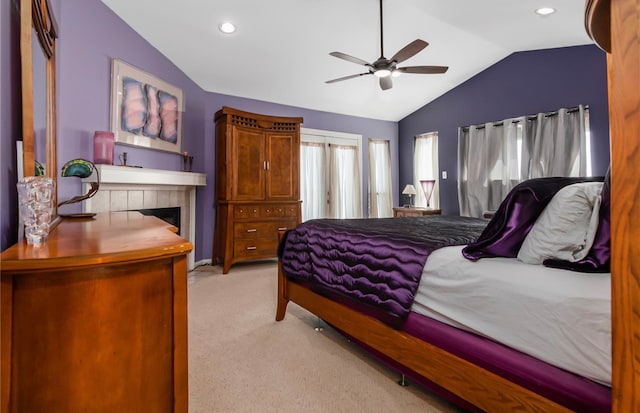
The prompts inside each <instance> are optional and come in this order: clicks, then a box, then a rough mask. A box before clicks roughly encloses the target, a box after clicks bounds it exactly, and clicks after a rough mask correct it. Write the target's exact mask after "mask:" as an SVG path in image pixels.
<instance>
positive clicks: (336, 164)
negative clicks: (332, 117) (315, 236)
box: [300, 128, 362, 221]
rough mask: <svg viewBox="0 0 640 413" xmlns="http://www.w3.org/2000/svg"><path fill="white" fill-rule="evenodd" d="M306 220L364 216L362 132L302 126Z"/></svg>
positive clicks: (301, 146) (303, 215) (301, 192)
mask: <svg viewBox="0 0 640 413" xmlns="http://www.w3.org/2000/svg"><path fill="white" fill-rule="evenodd" d="M300 139H301V142H300V197H301V199H302V220H303V221H307V220H310V219H315V218H361V217H362V195H361V194H362V186H361V181H362V173H361V165H362V153H361V141H362V137H361V136H360V135H354V134H348V133H340V132H330V131H322V130H315V129H306V128H303V129H301V135H300Z"/></svg>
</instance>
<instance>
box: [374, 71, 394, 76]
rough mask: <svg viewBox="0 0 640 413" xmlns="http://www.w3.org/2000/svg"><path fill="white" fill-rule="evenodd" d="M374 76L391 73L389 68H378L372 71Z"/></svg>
mask: <svg viewBox="0 0 640 413" xmlns="http://www.w3.org/2000/svg"><path fill="white" fill-rule="evenodd" d="M373 74H374V75H375V76H376V77H387V76H389V75H391V70H388V69H379V70H376V71H375V72H373Z"/></svg>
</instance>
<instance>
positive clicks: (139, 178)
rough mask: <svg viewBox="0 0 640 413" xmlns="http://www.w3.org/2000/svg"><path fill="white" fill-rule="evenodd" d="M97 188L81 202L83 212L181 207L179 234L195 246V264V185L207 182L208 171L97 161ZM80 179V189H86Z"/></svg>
mask: <svg viewBox="0 0 640 413" xmlns="http://www.w3.org/2000/svg"><path fill="white" fill-rule="evenodd" d="M96 168H97V169H98V172H99V173H100V190H99V191H98V193H97V194H96V195H95V196H93V197H92V198H89V199H87V200H86V201H84V202H83V210H84V212H109V211H127V210H132V209H150V208H172V207H180V233H181V236H182V237H183V238H185V239H187V240H189V242H191V243H192V244H193V246H194V249H193V251H192V252H191V253H190V254H189V255H188V264H187V265H188V268H189V270H192V269H193V268H194V267H195V263H194V257H195V231H196V225H195V221H196V187H197V186H204V185H206V184H207V182H206V179H207V175H206V174H202V173H195V172H181V171H169V170H164V169H149V168H132V167H126V166H114V165H96ZM87 181H88V180H83V191H84V192H85V193H86V192H87V191H88V186H89V183H88V182H87Z"/></svg>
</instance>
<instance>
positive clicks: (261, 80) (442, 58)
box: [102, 0, 592, 121]
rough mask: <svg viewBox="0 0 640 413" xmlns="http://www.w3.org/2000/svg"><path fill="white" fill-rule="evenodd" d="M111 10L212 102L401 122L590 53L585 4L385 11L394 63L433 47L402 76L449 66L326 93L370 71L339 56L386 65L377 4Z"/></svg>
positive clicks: (404, 5) (407, 6) (136, 5)
mask: <svg viewBox="0 0 640 413" xmlns="http://www.w3.org/2000/svg"><path fill="white" fill-rule="evenodd" d="M102 1H103V2H104V3H105V4H106V5H107V6H108V7H109V8H111V9H112V10H113V11H114V12H115V13H116V14H117V15H119V16H120V17H121V18H122V19H123V20H124V21H125V22H126V23H127V24H128V25H129V26H131V27H132V28H133V29H134V30H135V31H136V32H138V33H139V34H140V35H141V36H142V37H144V38H145V39H146V40H147V41H148V42H149V43H150V44H151V45H153V46H154V47H155V48H157V49H158V50H159V51H160V52H161V53H163V54H164V55H165V56H166V57H167V58H168V59H169V60H171V61H172V62H173V63H174V64H175V65H176V66H177V67H179V68H180V69H181V70H182V71H183V72H184V73H185V74H186V75H187V76H189V77H190V78H191V79H192V80H193V81H194V82H196V83H197V84H198V85H199V86H200V87H202V88H203V89H204V90H206V91H210V92H216V93H221V94H228V95H233V96H240V97H247V98H252V99H257V100H264V101H269V102H275V103H281V104H286V105H292V106H298V107H303V108H308V109H314V110H320V111H327V112H334V113H341V114H347V115H353V116H361V117H366V118H374V119H381V120H391V121H398V120H400V119H402V118H403V117H405V116H407V115H409V114H410V113H412V112H413V111H415V110H417V109H419V108H420V107H422V106H424V105H425V104H427V103H429V102H430V101H432V100H434V99H436V98H437V97H438V96H440V95H442V94H444V93H445V92H447V91H448V90H450V89H452V88H454V87H456V86H457V85H459V84H461V83H463V82H464V81H465V80H467V79H469V78H471V77H472V76H474V75H475V74H477V73H479V72H481V71H482V70H484V69H486V68H487V67H489V66H491V65H493V64H494V63H496V62H498V61H499V60H501V59H503V58H505V57H507V56H508V55H510V54H511V53H513V52H518V51H526V50H534V49H546V48H555V47H565V46H575V45H583V44H590V43H592V42H591V40H590V39H589V38H588V36H587V35H586V32H585V30H584V25H583V8H584V1H582V0H517V1H515V0H483V1H477V0H446V1H444V0H383V17H384V20H383V22H384V54H385V57H387V58H390V57H391V56H393V55H394V54H395V53H396V52H397V51H398V50H400V49H401V48H402V47H404V46H405V45H407V44H408V43H410V42H412V41H413V40H415V39H418V38H419V39H423V40H425V41H427V42H428V43H429V46H428V47H426V48H425V49H424V50H422V51H421V52H419V53H418V54H416V55H415V56H413V57H412V58H410V59H408V60H407V61H405V62H403V63H402V64H401V65H400V66H419V65H444V66H449V70H448V71H447V72H446V73H445V74H402V75H401V76H400V77H397V78H394V79H393V88H391V89H389V90H384V91H383V90H381V89H380V87H379V86H378V79H377V78H375V77H374V76H361V77H358V78H355V79H350V80H346V81H342V82H337V83H333V84H327V83H325V81H327V80H330V79H334V78H338V77H342V76H347V75H351V74H356V73H362V72H366V71H367V69H366V68H365V67H364V66H361V65H357V64H355V63H352V62H349V61H346V60H341V59H338V58H335V57H333V56H330V55H329V53H330V52H334V51H339V52H342V53H345V54H348V55H351V56H355V57H357V58H360V59H362V60H365V61H367V62H373V61H375V60H376V59H377V58H378V57H380V14H379V0H271V1H264V0H180V1H175V0H135V1H131V0H102ZM543 6H546V7H552V8H555V9H556V12H555V13H553V14H551V15H548V16H540V15H537V14H535V13H534V10H536V9H537V8H539V7H543ZM226 20H229V21H232V22H233V23H234V24H235V25H236V27H237V30H236V32H235V33H233V34H223V33H222V32H220V31H219V29H218V26H219V24H220V23H222V22H223V21H226Z"/></svg>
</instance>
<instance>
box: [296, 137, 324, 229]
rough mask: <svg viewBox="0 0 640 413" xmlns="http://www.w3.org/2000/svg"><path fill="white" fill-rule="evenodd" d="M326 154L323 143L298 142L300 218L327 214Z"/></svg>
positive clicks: (318, 216) (306, 218)
mask: <svg viewBox="0 0 640 413" xmlns="http://www.w3.org/2000/svg"><path fill="white" fill-rule="evenodd" d="M326 164H327V162H326V156H325V147H324V144H323V143H315V142H300V198H301V199H302V220H303V221H308V220H310V219H316V218H325V217H326V216H327V185H326V166H325V165H326Z"/></svg>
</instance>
